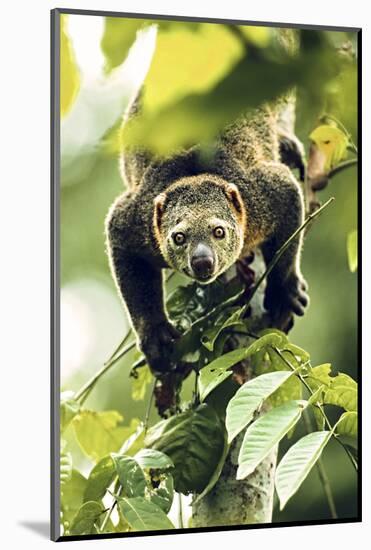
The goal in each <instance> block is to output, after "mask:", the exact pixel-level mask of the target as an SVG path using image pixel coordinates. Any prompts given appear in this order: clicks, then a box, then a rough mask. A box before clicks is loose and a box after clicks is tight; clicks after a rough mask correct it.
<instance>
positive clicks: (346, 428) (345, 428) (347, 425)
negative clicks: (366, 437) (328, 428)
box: [336, 411, 358, 437]
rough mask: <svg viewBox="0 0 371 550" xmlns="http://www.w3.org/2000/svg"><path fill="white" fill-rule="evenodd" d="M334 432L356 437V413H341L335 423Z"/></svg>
mask: <svg viewBox="0 0 371 550" xmlns="http://www.w3.org/2000/svg"><path fill="white" fill-rule="evenodd" d="M336 433H338V434H340V435H348V436H351V437H357V435H358V414H357V413H356V412H354V411H351V412H346V413H343V414H342V415H341V417H340V418H339V420H338V422H337V423H336Z"/></svg>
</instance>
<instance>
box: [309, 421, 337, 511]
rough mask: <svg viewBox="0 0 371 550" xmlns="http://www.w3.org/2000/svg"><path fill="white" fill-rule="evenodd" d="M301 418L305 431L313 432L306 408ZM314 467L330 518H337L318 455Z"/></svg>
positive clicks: (329, 486)
mask: <svg viewBox="0 0 371 550" xmlns="http://www.w3.org/2000/svg"><path fill="white" fill-rule="evenodd" d="M303 420H304V424H305V427H306V430H307V432H308V433H311V432H313V427H312V423H311V421H310V418H309V415H308V411H307V410H304V411H303ZM316 467H317V470H318V475H319V478H320V480H321V482H322V486H323V490H324V493H325V495H326V500H327V503H328V507H329V509H330V513H331V517H332V519H337V517H338V515H337V511H336V505H335V501H334V496H333V494H332V489H331V485H330V480H329V478H328V475H327V472H326V468H325V465H324V463H323V460H322V458H321V457H319V458H318V459H317V462H316Z"/></svg>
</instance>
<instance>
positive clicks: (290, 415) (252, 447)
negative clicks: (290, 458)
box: [237, 401, 308, 479]
mask: <svg viewBox="0 0 371 550" xmlns="http://www.w3.org/2000/svg"><path fill="white" fill-rule="evenodd" d="M307 404H308V403H307V401H289V402H287V403H285V404H284V405H281V406H280V407H277V408H275V409H272V410H270V411H269V412H267V413H265V414H263V415H262V416H260V417H259V418H258V419H257V420H255V422H253V423H252V424H250V426H249V427H248V428H247V430H246V433H245V436H244V438H243V442H242V445H241V448H240V453H239V456H238V470H237V479H244V478H245V477H247V476H248V475H250V474H251V473H252V472H253V471H254V470H255V468H256V467H257V466H258V465H259V464H260V462H262V460H264V458H265V457H266V456H267V455H269V453H270V451H271V450H272V449H273V447H275V446H276V445H277V443H279V442H280V441H281V439H282V438H283V437H284V436H285V435H286V434H287V433H288V432H289V431H290V430H291V428H292V427H293V426H295V424H296V423H297V422H298V420H299V419H300V417H301V415H302V412H303V410H304V409H305V407H306V406H307Z"/></svg>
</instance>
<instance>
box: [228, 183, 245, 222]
mask: <svg viewBox="0 0 371 550" xmlns="http://www.w3.org/2000/svg"><path fill="white" fill-rule="evenodd" d="M225 194H226V196H227V198H228V200H229V201H230V203H231V205H232V206H233V208H234V209H235V211H236V213H237V215H238V216H240V217H244V216H245V207H244V204H243V201H242V197H241V195H240V192H239V190H238V187H237V185H235V184H234V183H228V184H227V185H226V187H225Z"/></svg>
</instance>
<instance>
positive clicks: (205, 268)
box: [191, 244, 215, 279]
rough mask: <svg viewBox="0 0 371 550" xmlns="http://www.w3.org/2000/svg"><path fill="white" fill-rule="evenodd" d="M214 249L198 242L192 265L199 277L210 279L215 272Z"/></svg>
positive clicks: (196, 275)
mask: <svg viewBox="0 0 371 550" xmlns="http://www.w3.org/2000/svg"><path fill="white" fill-rule="evenodd" d="M214 266H215V259H214V254H213V251H212V250H211V248H210V247H208V246H207V245H204V244H198V245H197V246H196V248H195V249H194V251H193V253H192V257H191V267H192V270H193V273H194V275H195V277H196V278H197V279H208V278H210V277H211V275H212V274H213V272H214Z"/></svg>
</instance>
